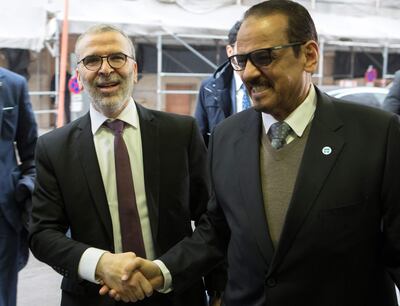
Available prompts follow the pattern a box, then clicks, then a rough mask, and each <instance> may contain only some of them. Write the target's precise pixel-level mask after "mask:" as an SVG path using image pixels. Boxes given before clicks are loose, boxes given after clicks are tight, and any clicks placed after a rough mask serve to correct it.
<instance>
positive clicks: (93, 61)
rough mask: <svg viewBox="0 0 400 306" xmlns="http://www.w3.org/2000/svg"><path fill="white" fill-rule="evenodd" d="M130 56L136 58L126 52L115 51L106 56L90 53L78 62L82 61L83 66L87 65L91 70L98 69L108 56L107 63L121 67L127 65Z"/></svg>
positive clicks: (117, 67)
mask: <svg viewBox="0 0 400 306" xmlns="http://www.w3.org/2000/svg"><path fill="white" fill-rule="evenodd" d="M128 57H129V58H131V59H133V60H135V59H134V58H133V57H132V56H129V55H126V54H124V53H113V54H109V55H104V56H100V55H89V56H86V57H84V58H83V59H81V60H80V61H79V62H78V64H80V63H82V64H83V66H85V68H86V69H88V70H90V71H98V70H99V69H100V68H101V65H103V59H104V58H106V59H107V63H108V64H109V65H110V67H111V68H113V69H119V68H121V67H122V66H124V65H125V63H126V59H127V58H128Z"/></svg>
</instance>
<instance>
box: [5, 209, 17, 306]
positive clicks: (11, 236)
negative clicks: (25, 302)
mask: <svg viewBox="0 0 400 306" xmlns="http://www.w3.org/2000/svg"><path fill="white" fill-rule="evenodd" d="M19 240H20V239H19V235H18V234H17V232H16V231H15V230H14V228H13V227H12V226H11V225H10V224H9V223H8V221H7V220H6V219H5V217H4V216H3V214H2V213H1V211H0V306H16V304H17V302H16V301H17V280H18V250H19Z"/></svg>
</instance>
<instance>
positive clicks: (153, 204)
mask: <svg viewBox="0 0 400 306" xmlns="http://www.w3.org/2000/svg"><path fill="white" fill-rule="evenodd" d="M136 107H137V110H138V114H139V122H140V132H141V137H142V151H143V172H144V185H145V190H146V201H147V208H148V212H149V220H150V226H151V231H152V233H153V239H154V241H157V239H156V238H157V237H156V236H155V235H156V234H157V233H158V220H159V219H158V216H159V205H158V199H159V187H160V186H159V183H160V158H159V154H161V148H160V147H159V127H158V123H157V120H156V119H155V118H154V116H153V114H152V111H150V110H148V109H146V108H144V107H142V106H140V105H139V104H136Z"/></svg>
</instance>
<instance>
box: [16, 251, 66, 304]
mask: <svg viewBox="0 0 400 306" xmlns="http://www.w3.org/2000/svg"><path fill="white" fill-rule="evenodd" d="M61 278H62V276H61V275H60V274H58V273H57V272H56V271H54V270H53V269H52V268H50V267H49V266H47V265H45V264H44V263H42V262H40V261H38V260H37V259H36V258H35V257H33V255H32V254H30V256H29V261H28V264H27V266H26V267H25V268H24V269H22V270H21V272H20V273H19V275H18V297H17V306H32V305H37V306H57V305H60V298H61V289H60V284H61Z"/></svg>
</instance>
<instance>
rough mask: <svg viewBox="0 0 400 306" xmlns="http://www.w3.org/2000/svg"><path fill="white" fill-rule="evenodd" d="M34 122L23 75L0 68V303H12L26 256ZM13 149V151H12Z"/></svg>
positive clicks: (15, 296) (27, 252)
mask: <svg viewBox="0 0 400 306" xmlns="http://www.w3.org/2000/svg"><path fill="white" fill-rule="evenodd" d="M36 140H37V125H36V121H35V115H34V113H33V110H32V105H31V102H30V99H29V95H28V84H27V82H26V80H25V78H24V77H22V76H20V75H18V74H16V73H14V72H11V71H9V70H7V69H4V68H1V67H0V271H1V272H0V305H1V306H15V305H16V299H17V279H18V271H19V270H21V269H22V268H23V267H24V266H25V264H26V262H27V260H28V255H29V250H28V242H27V236H28V232H27V228H26V227H27V221H28V219H29V217H28V215H29V211H30V200H31V192H32V190H33V184H34V183H33V180H34V176H35V166H34V152H35V145H36ZM16 149H17V150H16Z"/></svg>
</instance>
